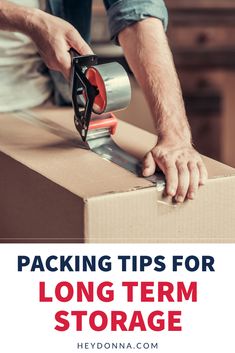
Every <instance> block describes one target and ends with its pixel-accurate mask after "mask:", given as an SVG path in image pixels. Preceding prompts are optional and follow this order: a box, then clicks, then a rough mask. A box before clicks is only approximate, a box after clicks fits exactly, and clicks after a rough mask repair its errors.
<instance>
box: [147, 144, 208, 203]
mask: <svg viewBox="0 0 235 353" xmlns="http://www.w3.org/2000/svg"><path fill="white" fill-rule="evenodd" d="M157 167H159V169H160V170H161V171H163V173H164V174H165V177H166V183H167V184H166V194H167V195H169V196H172V197H174V199H175V201H176V202H183V201H184V200H185V199H186V198H188V199H191V200H193V199H194V198H195V195H196V193H197V190H198V187H199V186H200V185H204V184H205V182H206V180H207V170H206V168H205V166H204V163H203V161H202V159H201V157H200V155H199V153H198V152H197V151H195V149H194V148H193V147H192V145H191V144H190V143H189V144H186V145H184V144H178V145H177V144H176V145H171V144H168V143H163V142H160V143H159V144H157V145H156V146H155V147H154V148H153V149H152V150H151V151H150V152H149V153H148V154H147V155H146V156H145V159H144V161H143V175H144V176H150V175H152V174H154V173H155V170H156V169H157Z"/></svg>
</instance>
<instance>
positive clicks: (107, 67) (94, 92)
mask: <svg viewBox="0 0 235 353" xmlns="http://www.w3.org/2000/svg"><path fill="white" fill-rule="evenodd" d="M70 54H71V57H72V75H71V80H72V82H71V86H72V103H73V108H74V123H75V126H76V129H77V130H78V132H79V133H80V135H81V138H82V140H83V141H84V143H85V144H86V148H88V149H90V150H92V151H93V152H95V153H97V154H98V155H100V156H101V157H102V158H104V159H106V160H109V161H112V162H113V163H115V164H117V165H119V166H121V167H122V168H125V169H127V170H128V171H130V172H132V173H134V174H136V175H137V176H140V175H141V162H140V161H139V160H138V159H137V158H135V157H134V156H131V155H130V154H128V153H127V152H125V151H124V150H122V149H121V148H120V147H119V146H118V145H117V144H116V143H115V142H114V140H113V139H112V135H113V134H114V133H115V131H116V128H117V118H116V117H115V115H114V114H113V111H117V110H121V109H124V108H126V107H127V106H128V105H129V103H130V100H131V86H130V81H129V78H128V75H127V73H126V71H125V70H124V68H123V67H122V65H120V64H119V63H117V62H111V63H107V64H98V57H97V56H96V55H86V56H80V55H79V54H78V53H77V52H76V51H75V50H74V49H71V50H70ZM147 179H148V180H150V181H151V182H153V183H157V184H158V186H160V187H161V188H164V186H165V179H164V176H163V175H162V174H161V173H157V174H155V175H152V176H150V177H148V178H147Z"/></svg>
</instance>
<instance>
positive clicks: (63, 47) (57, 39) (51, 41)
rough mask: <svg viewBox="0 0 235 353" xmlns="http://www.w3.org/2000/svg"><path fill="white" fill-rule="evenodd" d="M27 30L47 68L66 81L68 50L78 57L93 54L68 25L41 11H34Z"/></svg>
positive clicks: (69, 59)
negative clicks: (74, 52)
mask: <svg viewBox="0 0 235 353" xmlns="http://www.w3.org/2000/svg"><path fill="white" fill-rule="evenodd" d="M28 28H29V30H28V35H29V36H30V37H31V38H32V39H33V41H34V42H35V44H36V46H37V48H38V51H39V54H40V56H41V57H42V59H43V61H44V62H45V64H46V65H47V67H49V68H50V69H52V70H55V71H60V72H61V73H62V74H63V75H64V77H65V78H66V79H69V77H70V70H71V57H70V54H69V49H70V48H73V49H75V50H76V51H77V52H78V53H79V54H80V55H88V54H92V53H93V52H92V50H91V48H90V47H89V45H88V44H87V43H86V42H85V41H84V40H83V39H82V37H81V36H80V34H79V33H78V31H77V30H76V29H75V28H74V27H73V26H72V25H71V24H70V23H68V22H66V21H64V20H62V19H60V18H58V17H55V16H52V15H49V14H47V13H45V12H43V11H40V10H36V11H35V16H34V17H33V19H32V20H31V24H30V25H29V27H28Z"/></svg>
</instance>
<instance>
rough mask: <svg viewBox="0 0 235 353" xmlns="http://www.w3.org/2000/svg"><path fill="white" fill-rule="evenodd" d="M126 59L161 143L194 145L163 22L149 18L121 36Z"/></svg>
mask: <svg viewBox="0 0 235 353" xmlns="http://www.w3.org/2000/svg"><path fill="white" fill-rule="evenodd" d="M119 41H120V44H121V46H122V47H123V50H124V53H125V57H126V59H127V61H128V63H129V65H130V67H131V69H132V71H133V73H134V74H135V77H136V78H137V80H138V82H139V84H140V86H141V87H142V89H143V91H144V93H145V96H146V98H147V101H148V103H149V107H150V109H151V112H152V116H153V119H154V122H155V125H156V129H157V135H158V137H159V139H160V140H172V138H174V139H179V140H181V139H182V140H184V141H185V142H189V143H190V141H191V133H190V129H189V125H188V121H187V117H186V113H185V109H184V102H183V98H182V93H181V88H180V84H179V80H178V77H177V74H176V71H175V67H174V63H173V59H172V55H171V51H170V49H169V46H168V42H167V38H166V35H165V33H164V30H163V26H162V22H161V21H160V20H158V19H156V18H148V19H146V20H144V21H141V22H138V23H136V24H135V25H133V26H130V27H127V28H126V29H124V30H123V31H122V32H121V33H120V34H119Z"/></svg>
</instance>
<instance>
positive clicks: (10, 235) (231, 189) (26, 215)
mask: <svg viewBox="0 0 235 353" xmlns="http://www.w3.org/2000/svg"><path fill="white" fill-rule="evenodd" d="M27 114H28V113H26V115H24V116H22V114H21V113H16V114H0V126H1V129H0V151H1V153H0V168H1V169H0V170H1V173H0V241H1V242H92V243H93V242H97V243H100V242H101V243H102V242H110V243H116V242H127V243H129V242H131V243H135V242H142V243H147V242H151V243H158V242H164V243H168V242H174V243H177V242H234V241H235V217H234V210H235V206H234V199H235V170H234V169H233V168H231V167H228V166H225V165H223V164H221V163H218V162H216V161H213V160H211V159H208V158H205V162H206V165H207V168H208V171H209V178H210V179H209V181H208V183H207V185H206V186H204V187H203V188H201V189H200V191H199V195H198V197H197V199H196V200H195V201H187V202H185V203H184V204H183V205H181V206H173V205H172V204H171V202H169V201H166V200H164V199H163V197H162V192H159V191H157V188H156V187H155V186H153V184H152V183H151V182H149V181H147V180H145V179H143V178H138V177H136V176H135V175H133V174H131V173H130V172H128V171H126V170H124V169H122V168H121V167H119V166H117V165H115V164H113V163H111V162H108V161H106V160H103V159H102V158H101V157H99V156H97V155H96V154H95V153H93V152H91V151H87V150H84V149H81V148H80V147H79V138H78V133H77V132H76V131H75V128H74V126H73V112H72V110H71V109H58V108H44V109H36V110H33V111H31V112H30V114H29V115H27ZM31 114H33V115H34V118H32V116H31ZM115 140H116V141H117V143H118V144H119V145H120V146H121V147H123V148H124V149H126V150H127V151H128V152H129V153H132V154H133V155H135V156H138V157H139V158H142V157H143V155H144V154H145V153H146V152H147V151H148V150H149V149H150V148H151V147H152V146H153V145H154V143H155V141H156V137H155V136H154V135H152V134H150V133H148V132H146V131H143V130H141V129H139V128H136V127H133V126H131V125H128V124H126V123H123V122H120V124H119V127H118V131H117V134H116V136H115Z"/></svg>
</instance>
